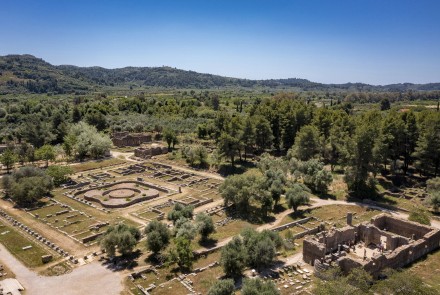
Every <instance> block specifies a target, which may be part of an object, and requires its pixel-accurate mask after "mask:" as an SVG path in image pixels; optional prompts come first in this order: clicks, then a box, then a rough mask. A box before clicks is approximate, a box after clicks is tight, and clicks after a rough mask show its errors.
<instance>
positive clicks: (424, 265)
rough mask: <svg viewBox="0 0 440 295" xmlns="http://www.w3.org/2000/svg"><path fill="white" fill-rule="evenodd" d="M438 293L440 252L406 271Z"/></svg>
mask: <svg viewBox="0 0 440 295" xmlns="http://www.w3.org/2000/svg"><path fill="white" fill-rule="evenodd" d="M406 271H409V272H411V273H414V274H415V275H417V276H418V277H420V278H421V279H422V280H423V281H424V282H425V283H426V284H428V285H430V286H432V287H433V288H435V289H436V290H437V291H439V292H440V250H437V251H436V252H434V253H432V254H428V256H427V257H426V258H425V259H423V260H421V261H419V262H416V263H415V264H413V265H412V266H411V267H410V268H409V269H408V270H406Z"/></svg>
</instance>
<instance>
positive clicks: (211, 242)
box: [199, 238, 218, 249]
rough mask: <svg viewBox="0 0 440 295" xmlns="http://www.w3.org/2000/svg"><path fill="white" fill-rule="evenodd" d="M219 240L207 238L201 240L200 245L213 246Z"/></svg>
mask: <svg viewBox="0 0 440 295" xmlns="http://www.w3.org/2000/svg"><path fill="white" fill-rule="evenodd" d="M217 242H218V240H216V239H213V238H207V239H205V240H199V245H200V246H202V247H204V248H207V249H209V248H213V247H215V246H216V245H217Z"/></svg>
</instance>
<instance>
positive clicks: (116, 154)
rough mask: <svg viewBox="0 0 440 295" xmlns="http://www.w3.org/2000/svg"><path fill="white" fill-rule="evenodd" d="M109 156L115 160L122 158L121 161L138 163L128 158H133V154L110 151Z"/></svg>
mask: <svg viewBox="0 0 440 295" xmlns="http://www.w3.org/2000/svg"><path fill="white" fill-rule="evenodd" d="M110 155H112V157H113V158H116V159H121V158H122V159H124V160H127V161H130V162H136V163H138V161H136V160H133V159H130V157H132V156H134V152H126V153H123V152H118V151H110Z"/></svg>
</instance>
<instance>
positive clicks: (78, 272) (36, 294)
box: [0, 244, 123, 295]
mask: <svg viewBox="0 0 440 295" xmlns="http://www.w3.org/2000/svg"><path fill="white" fill-rule="evenodd" d="M0 256H1V257H2V261H3V263H4V264H6V265H7V266H8V268H9V269H10V270H11V271H12V272H13V273H15V276H16V278H17V280H18V281H19V282H20V283H21V284H22V285H23V287H24V288H25V291H26V295H59V294H63V295H82V294H95V295H100V294H102V295H117V294H120V293H121V291H122V289H123V285H122V275H121V274H119V273H115V272H113V271H111V270H109V269H107V268H105V267H104V266H102V265H101V264H100V263H98V262H92V263H90V264H87V265H84V266H81V267H79V268H76V269H74V270H73V271H72V272H71V273H69V274H65V275H62V276H57V277H44V276H39V275H37V274H36V273H34V272H33V271H31V270H29V269H27V268H26V267H25V266H24V265H23V264H22V263H21V262H20V261H18V260H17V259H16V258H15V257H14V256H13V255H12V254H11V253H9V252H8V251H7V250H6V249H5V247H4V246H3V245H1V244H0Z"/></svg>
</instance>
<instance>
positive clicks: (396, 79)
mask: <svg viewBox="0 0 440 295" xmlns="http://www.w3.org/2000/svg"><path fill="white" fill-rule="evenodd" d="M439 11H440V1H438V0H431V1H429V0H417V1H416V0H332V1H331V0H328V1H324V0H291V1H287V0H272V1H270V0H253V1H251V0H235V1H233V0H223V1H215V0H205V1H201V0H200V1H196V0H173V1H172V0H161V1H159V0H156V1H147V0H145V1H141V0H138V1H134V0H125V1H123V0H120V1H114V0H106V1H104V0H95V1H85V0H75V1H73V0H72V1H67V0H52V1H49V0H38V1H36V0H25V1H22V0H2V1H1V4H0V55H5V54H17V53H18V54H23V53H29V54H33V55H35V56H37V57H41V58H43V59H44V60H46V61H48V62H50V63H52V64H56V65H59V64H73V65H78V66H95V65H96V66H103V67H107V68H116V67H124V66H162V65H168V66H172V67H177V68H181V69H186V70H194V71H198V72H204V73H212V74H220V75H224V76H231V77H239V78H249V79H268V78H289V77H290V78H295V77H297V78H306V79H309V80H312V81H317V82H324V83H344V82H365V83H371V84H389V83H402V82H414V83H427V82H440V17H438V13H439Z"/></svg>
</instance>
